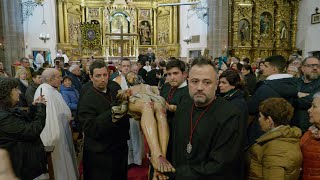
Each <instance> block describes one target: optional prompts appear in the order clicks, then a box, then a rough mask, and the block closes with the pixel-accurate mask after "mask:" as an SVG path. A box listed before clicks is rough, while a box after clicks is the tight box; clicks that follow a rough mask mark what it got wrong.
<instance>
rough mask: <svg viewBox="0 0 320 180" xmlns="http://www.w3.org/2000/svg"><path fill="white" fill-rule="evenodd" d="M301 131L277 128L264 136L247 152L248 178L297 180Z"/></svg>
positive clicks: (256, 179) (255, 179)
mask: <svg viewBox="0 0 320 180" xmlns="http://www.w3.org/2000/svg"><path fill="white" fill-rule="evenodd" d="M300 137H301V130H300V129H299V128H296V127H290V126H279V127H277V128H275V129H273V130H271V131H269V132H267V133H265V134H264V135H262V136H261V137H260V138H259V139H257V142H256V143H255V144H254V145H253V146H252V147H251V148H250V149H249V151H248V158H247V159H248V163H249V164H248V165H249V169H248V171H249V172H248V178H247V179H251V180H253V179H254V180H260V179H261V180H262V179H263V180H297V179H298V178H299V174H300V168H301V163H302V154H301V150H300V145H299V141H300Z"/></svg>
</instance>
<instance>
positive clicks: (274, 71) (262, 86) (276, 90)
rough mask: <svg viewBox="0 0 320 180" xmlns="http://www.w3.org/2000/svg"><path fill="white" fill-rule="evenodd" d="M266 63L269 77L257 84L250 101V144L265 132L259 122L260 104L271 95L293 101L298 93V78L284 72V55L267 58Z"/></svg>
mask: <svg viewBox="0 0 320 180" xmlns="http://www.w3.org/2000/svg"><path fill="white" fill-rule="evenodd" d="M264 65H265V68H264V70H263V75H264V76H266V77H267V79H266V80H264V81H260V82H259V83H258V84H257V88H256V91H255V92H254V94H253V95H252V96H251V98H250V99H249V101H248V110H249V120H248V121H249V123H250V126H249V128H248V138H249V139H248V143H249V144H251V143H253V142H254V141H255V140H256V139H257V138H259V137H260V136H261V135H262V134H263V133H264V132H263V131H261V128H260V125H259V122H258V117H259V104H260V103H261V102H262V101H264V100H266V99H268V98H271V97H282V98H284V99H286V100H287V101H289V102H290V103H292V102H293V99H294V98H295V97H296V96H297V93H298V88H297V83H296V80H295V79H294V78H292V75H290V74H285V73H284V72H285V69H286V67H287V62H286V60H285V58H284V57H283V56H281V55H276V56H270V57H268V58H266V59H265V63H264Z"/></svg>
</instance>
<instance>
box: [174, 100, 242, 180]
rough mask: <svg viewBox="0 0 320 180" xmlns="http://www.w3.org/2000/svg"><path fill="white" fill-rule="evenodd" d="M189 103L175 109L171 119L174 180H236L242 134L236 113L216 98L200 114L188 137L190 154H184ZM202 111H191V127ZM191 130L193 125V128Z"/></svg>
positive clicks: (188, 126) (239, 172)
mask: <svg viewBox="0 0 320 180" xmlns="http://www.w3.org/2000/svg"><path fill="white" fill-rule="evenodd" d="M192 104H193V101H189V102H184V103H183V104H180V105H179V106H178V109H177V112H176V114H175V118H174V120H173V132H174V133H173V149H172V150H173V154H172V163H173V166H174V167H175V168H176V173H175V175H174V176H175V179H176V180H193V179H197V180H209V179H214V180H236V179H239V176H240V174H241V171H243V167H242V166H243V163H241V162H240V161H241V159H243V158H241V157H243V155H244V154H243V150H242V147H243V139H244V132H243V130H242V129H241V128H240V126H241V125H240V124H241V122H242V121H243V118H242V117H241V113H240V111H239V110H238V109H237V108H236V107H235V106H234V105H233V104H231V103H230V102H228V101H226V100H224V99H222V98H220V97H217V99H216V100H215V101H214V102H213V103H212V104H211V106H210V107H209V109H208V110H207V111H206V112H205V113H204V114H203V116H202V118H201V119H200V121H199V123H198V125H197V126H196V128H195V130H194V133H193V138H192V151H191V153H190V154H189V153H187V152H186V147H187V144H188V142H189V137H190V112H191V109H192ZM203 111H204V108H194V112H193V118H192V120H193V125H195V121H196V120H197V119H198V117H199V116H200V114H201V113H202V112H203ZM193 127H194V126H193Z"/></svg>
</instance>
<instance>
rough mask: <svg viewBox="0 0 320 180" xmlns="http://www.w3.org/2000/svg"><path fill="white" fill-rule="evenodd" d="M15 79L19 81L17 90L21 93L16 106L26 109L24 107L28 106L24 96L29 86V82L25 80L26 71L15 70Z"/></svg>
mask: <svg viewBox="0 0 320 180" xmlns="http://www.w3.org/2000/svg"><path fill="white" fill-rule="evenodd" d="M15 77H16V78H18V79H19V86H18V88H19V90H20V92H21V93H20V100H19V102H18V106H20V107H23V108H26V107H28V104H27V100H26V96H25V94H26V91H27V88H28V86H29V82H28V80H27V70H26V69H25V68H24V67H22V68H19V69H18V70H17V72H16V76H15ZM23 108H22V109H23ZM25 110H26V109H25Z"/></svg>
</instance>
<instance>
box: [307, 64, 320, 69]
mask: <svg viewBox="0 0 320 180" xmlns="http://www.w3.org/2000/svg"><path fill="white" fill-rule="evenodd" d="M303 66H306V67H308V68H320V64H305V65H303Z"/></svg>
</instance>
